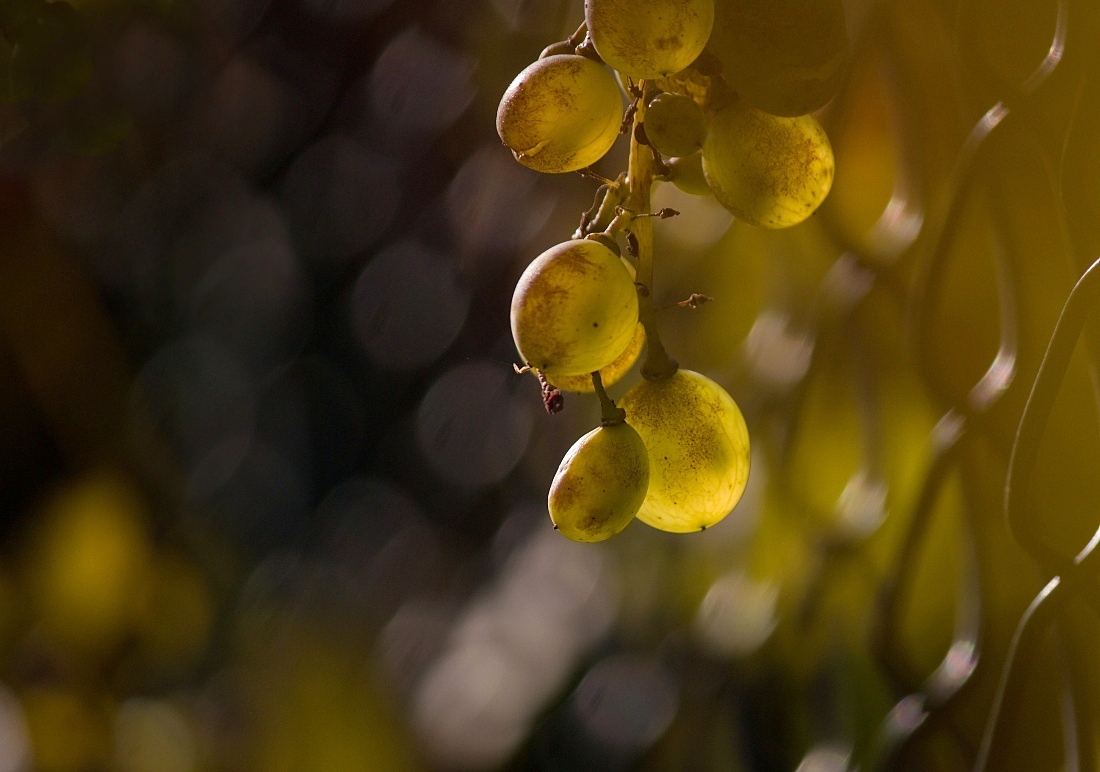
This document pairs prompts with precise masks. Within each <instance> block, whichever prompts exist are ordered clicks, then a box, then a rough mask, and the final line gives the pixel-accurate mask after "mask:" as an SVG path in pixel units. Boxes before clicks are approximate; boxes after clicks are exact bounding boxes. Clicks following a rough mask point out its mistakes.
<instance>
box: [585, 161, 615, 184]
mask: <svg viewBox="0 0 1100 772" xmlns="http://www.w3.org/2000/svg"><path fill="white" fill-rule="evenodd" d="M577 174H579V175H581V176H582V177H587V178H588V179H590V180H596V182H599V183H601V184H603V185H614V184H615V181H614V180H609V179H607V177H604V176H603V175H602V174H600V173H599V172H595V171H593V170H592V167H591V166H586V167H584V168H583V169H577Z"/></svg>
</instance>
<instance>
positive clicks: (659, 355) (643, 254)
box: [624, 81, 679, 381]
mask: <svg viewBox="0 0 1100 772" xmlns="http://www.w3.org/2000/svg"><path fill="white" fill-rule="evenodd" d="M641 85H642V91H643V94H644V96H643V98H642V99H640V100H638V110H637V112H635V113H634V129H635V130H634V131H632V132H630V162H629V163H630V165H629V170H628V172H627V180H628V182H629V186H630V187H629V192H628V194H627V200H626V206H625V207H624V209H627V210H629V211H632V212H648V211H649V207H650V193H651V191H652V189H653V177H654V173H655V171H656V170H657V164H656V159H655V158H654V157H653V153H652V152H650V149H649V147H648V146H647V145H643V144H641V143H640V142H639V141H638V134H639V132H638V127H639V126H641V125H642V123H643V122H644V121H645V113H646V106H647V105H648V103H649V100H648V98H647V97H648V96H649V93H648V92H650V91H655V90H656V88H655V87H654V86H653V84H652V83H650V82H648V81H642V84H641ZM643 133H644V130H643ZM630 232H631V233H632V234H633V236H634V239H635V243H636V245H637V258H638V280H637V282H636V284H637V286H638V301H639V302H638V321H640V322H641V323H642V326H643V327H644V328H645V337H646V358H645V362H644V363H643V364H642V377H644V378H646V379H647V380H651V381H657V380H661V379H663V378H668V377H669V376H671V375H672V374H673V373H675V372H676V370H677V368H678V367H679V365H677V363H676V360H675V359H673V358H671V357H670V356H669V355H668V352H667V351H666V350H665V347H664V344H662V343H661V336H660V334H659V333H658V331H657V314H656V311H655V309H654V307H653V292H652V288H653V222H652V218H650V217H639V218H636V219H633V220H632V221H631V223H630Z"/></svg>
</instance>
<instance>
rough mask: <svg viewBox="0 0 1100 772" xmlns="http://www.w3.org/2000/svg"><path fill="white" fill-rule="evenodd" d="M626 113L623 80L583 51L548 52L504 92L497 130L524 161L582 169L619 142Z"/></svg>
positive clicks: (548, 168) (551, 168)
mask: <svg viewBox="0 0 1100 772" xmlns="http://www.w3.org/2000/svg"><path fill="white" fill-rule="evenodd" d="M622 117H623V103H622V96H621V94H620V92H619V85H618V83H616V82H615V78H614V76H613V75H612V74H611V73H610V72H609V71H608V70H607V68H606V67H604V66H602V65H600V64H598V63H597V62H594V61H592V60H591V59H586V58H585V57H583V56H575V55H571V54H561V55H554V56H547V57H545V58H543V59H539V60H538V61H536V62H534V63H533V64H531V65H529V66H528V67H527V69H525V70H524V71H523V72H521V73H520V74H519V75H517V76H516V79H515V80H513V81H512V84H511V85H510V86H508V89H507V90H506V91H505V92H504V96H503V97H502V98H501V100H500V106H499V107H498V108H497V134H499V135H500V138H501V140H502V141H503V142H504V144H505V145H507V146H508V147H509V148H510V149H511V150H512V154H513V155H514V156H515V157H516V160H517V161H519V162H520V163H521V164H523V165H524V166H526V167H528V168H530V169H534V170H535V171H539V172H548V173H557V172H571V171H576V170H577V169H583V168H584V167H586V166H590V165H592V164H594V163H595V162H596V161H598V160H600V158H602V157H603V155H604V154H605V153H606V152H607V151H608V150H609V149H610V148H611V146H612V145H613V144H615V139H616V138H617V137H618V136H619V125H620V124H621V122H622Z"/></svg>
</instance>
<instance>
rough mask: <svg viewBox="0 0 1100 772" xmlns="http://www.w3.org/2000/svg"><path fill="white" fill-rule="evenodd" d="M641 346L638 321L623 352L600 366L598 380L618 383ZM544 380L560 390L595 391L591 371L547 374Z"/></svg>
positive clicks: (642, 336) (640, 332)
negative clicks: (581, 373)
mask: <svg viewBox="0 0 1100 772" xmlns="http://www.w3.org/2000/svg"><path fill="white" fill-rule="evenodd" d="M643 348H645V327H643V326H642V323H641V322H638V324H637V326H636V327H635V328H634V337H632V338H631V339H630V343H628V344H627V346H626V348H625V349H623V353H621V354H619V356H617V357H616V358H615V361H614V362H612V363H611V364H609V365H607V366H606V367H601V368H600V380H601V381H602V382H603V385H604V386H611V385H613V384H615V383H618V382H619V381H620V380H621V379H622V377H623V376H624V375H626V374H627V373H629V372H630V368H632V367H633V366H634V363H635V362H637V361H638V357H639V356H641V353H642V349H643ZM546 381H547V382H548V383H549V384H550V385H551V386H554V387H556V388H559V389H561V390H562V391H573V392H576V393H578V394H591V393H592V392H593V391H595V389H594V388H593V387H592V374H591V373H585V374H584V375H547V376H546Z"/></svg>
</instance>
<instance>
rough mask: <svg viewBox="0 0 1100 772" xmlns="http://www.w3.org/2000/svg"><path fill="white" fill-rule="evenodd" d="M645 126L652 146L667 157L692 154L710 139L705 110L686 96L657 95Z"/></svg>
mask: <svg viewBox="0 0 1100 772" xmlns="http://www.w3.org/2000/svg"><path fill="white" fill-rule="evenodd" d="M644 125H645V135H646V138H647V139H648V140H649V144H650V145H652V146H653V148H654V149H655V150H656V151H657V152H658V153H660V154H661V155H663V156H666V157H668V156H686V155H691V154H692V153H694V152H695V151H696V150H699V149H700V148H701V147H702V146H703V140H704V139H705V138H706V136H707V124H706V118H705V117H704V116H703V109H702V108H701V107H699V105H698V104H696V103H695V100H694V99H692V98H691V97H689V96H685V95H684V94H670V93H668V92H662V93H660V94H658V95H657V96H655V97H654V98H653V99H652V101H650V103H649V106H648V107H647V108H646V112H645V124H644Z"/></svg>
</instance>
